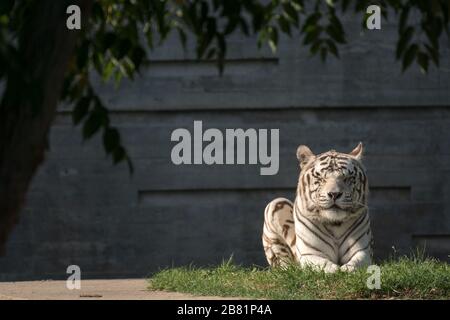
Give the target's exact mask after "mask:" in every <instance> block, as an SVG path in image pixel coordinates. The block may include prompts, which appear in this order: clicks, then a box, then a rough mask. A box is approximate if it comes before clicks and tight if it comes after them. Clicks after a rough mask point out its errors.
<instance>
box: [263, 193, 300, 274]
mask: <svg viewBox="0 0 450 320" xmlns="http://www.w3.org/2000/svg"><path fill="white" fill-rule="evenodd" d="M262 242H263V247H264V252H265V254H266V259H267V262H268V263H269V265H270V266H272V267H275V266H285V265H286V264H288V263H292V262H294V261H297V254H296V249H295V228H294V218H293V204H292V202H291V201H289V200H288V199H285V198H277V199H275V200H273V201H271V202H270V203H269V204H268V205H267V206H266V209H265V211H264V228H263V235H262Z"/></svg>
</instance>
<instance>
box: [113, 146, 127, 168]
mask: <svg viewBox="0 0 450 320" xmlns="http://www.w3.org/2000/svg"><path fill="white" fill-rule="evenodd" d="M112 155H113V163H114V164H117V163H119V162H121V161H123V160H125V158H126V156H127V153H126V152H125V149H124V148H123V147H122V146H119V147H117V148H115V149H114V151H113V153H112Z"/></svg>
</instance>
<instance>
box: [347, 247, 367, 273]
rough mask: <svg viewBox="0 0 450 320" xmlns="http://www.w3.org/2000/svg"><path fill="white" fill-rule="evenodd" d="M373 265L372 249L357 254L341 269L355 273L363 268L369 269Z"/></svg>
mask: <svg viewBox="0 0 450 320" xmlns="http://www.w3.org/2000/svg"><path fill="white" fill-rule="evenodd" d="M371 263H372V251H371V249H370V248H368V249H366V250H362V251H359V252H357V253H356V254H355V255H354V256H353V257H352V258H351V259H350V261H348V262H347V263H346V264H343V265H342V266H341V267H340V269H341V270H342V271H348V272H351V271H354V270H356V269H358V268H361V267H367V266H369V265H370V264H371Z"/></svg>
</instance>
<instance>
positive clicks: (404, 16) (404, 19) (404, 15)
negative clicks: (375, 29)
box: [398, 6, 410, 32]
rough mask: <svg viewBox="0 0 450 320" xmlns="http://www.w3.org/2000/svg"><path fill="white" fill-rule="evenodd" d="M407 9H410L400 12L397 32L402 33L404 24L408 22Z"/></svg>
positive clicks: (405, 8)
mask: <svg viewBox="0 0 450 320" xmlns="http://www.w3.org/2000/svg"><path fill="white" fill-rule="evenodd" d="M409 8H410V7H408V6H407V7H404V8H403V10H402V13H401V14H400V19H399V24H398V30H399V31H400V32H402V31H403V30H404V29H405V27H406V23H407V22H408V16H409Z"/></svg>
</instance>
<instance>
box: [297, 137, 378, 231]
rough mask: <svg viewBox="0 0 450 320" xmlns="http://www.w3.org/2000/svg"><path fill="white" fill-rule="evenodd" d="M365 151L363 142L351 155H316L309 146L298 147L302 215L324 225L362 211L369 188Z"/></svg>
mask: <svg viewBox="0 0 450 320" xmlns="http://www.w3.org/2000/svg"><path fill="white" fill-rule="evenodd" d="M362 154H363V145H362V143H359V144H358V146H357V147H356V148H355V149H353V151H352V152H350V153H348V154H347V153H340V152H336V151H335V150H330V151H328V152H325V153H322V154H319V155H314V154H313V153H312V151H311V150H310V149H309V148H308V147H307V146H304V145H301V146H299V147H298V149H297V158H298V160H299V161H300V168H301V171H300V177H299V183H298V189H297V196H299V197H300V198H301V202H300V205H301V207H302V208H301V209H302V214H305V215H307V216H308V217H310V218H312V219H315V220H318V221H319V222H322V223H325V224H331V225H340V224H342V223H343V222H344V221H346V220H349V219H351V218H354V217H357V216H359V215H360V214H361V213H363V212H364V210H365V209H366V208H367V198H368V193H369V188H368V181H367V176H366V173H365V168H364V166H363V164H362V162H361V158H362Z"/></svg>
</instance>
